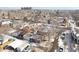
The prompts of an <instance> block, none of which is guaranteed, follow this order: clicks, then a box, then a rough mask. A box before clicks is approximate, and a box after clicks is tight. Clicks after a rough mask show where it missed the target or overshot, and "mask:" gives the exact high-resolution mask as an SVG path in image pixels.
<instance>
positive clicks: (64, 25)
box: [0, 7, 79, 52]
mask: <svg viewBox="0 0 79 59" xmlns="http://www.w3.org/2000/svg"><path fill="white" fill-rule="evenodd" d="M0 52H79V10H49V9H33V8H32V7H21V8H20V9H16V10H5V9H4V10H2V9H0Z"/></svg>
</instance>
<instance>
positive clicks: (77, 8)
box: [0, 7, 79, 10]
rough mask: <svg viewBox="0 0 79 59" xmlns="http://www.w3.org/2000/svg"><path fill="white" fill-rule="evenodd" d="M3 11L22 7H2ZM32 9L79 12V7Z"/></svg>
mask: <svg viewBox="0 0 79 59" xmlns="http://www.w3.org/2000/svg"><path fill="white" fill-rule="evenodd" d="M0 9H2V10H16V9H21V7H0ZM32 9H49V10H57V9H59V10H79V7H32Z"/></svg>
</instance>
